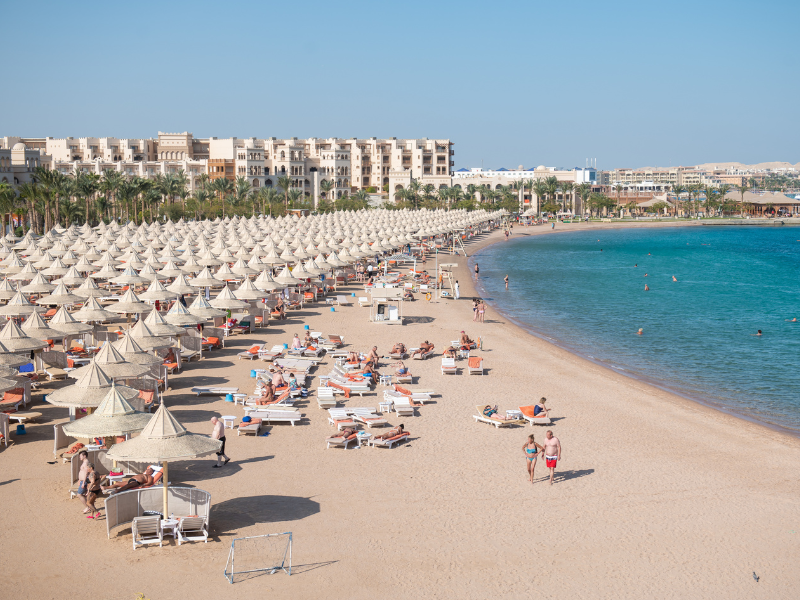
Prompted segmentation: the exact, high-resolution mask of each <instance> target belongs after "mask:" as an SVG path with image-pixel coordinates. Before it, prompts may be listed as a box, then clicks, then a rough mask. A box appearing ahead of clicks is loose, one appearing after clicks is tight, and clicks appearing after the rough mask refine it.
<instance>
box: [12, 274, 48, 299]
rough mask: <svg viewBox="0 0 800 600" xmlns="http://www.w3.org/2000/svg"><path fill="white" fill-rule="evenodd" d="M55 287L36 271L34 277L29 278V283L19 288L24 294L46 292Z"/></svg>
mask: <svg viewBox="0 0 800 600" xmlns="http://www.w3.org/2000/svg"><path fill="white" fill-rule="evenodd" d="M55 288H56V286H55V285H54V284H52V283H50V282H49V281H47V279H45V278H44V275H42V274H41V273H37V274H36V275H35V276H34V278H33V279H31V282H30V283H28V284H27V285H23V286H22V287H21V288H20V291H23V292H25V293H26V294H46V293H47V292H50V291H52V290H54V289H55Z"/></svg>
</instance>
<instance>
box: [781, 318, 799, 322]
mask: <svg viewBox="0 0 800 600" xmlns="http://www.w3.org/2000/svg"><path fill="white" fill-rule="evenodd" d="M784 321H786V322H787V323H797V317H795V318H794V319H784Z"/></svg>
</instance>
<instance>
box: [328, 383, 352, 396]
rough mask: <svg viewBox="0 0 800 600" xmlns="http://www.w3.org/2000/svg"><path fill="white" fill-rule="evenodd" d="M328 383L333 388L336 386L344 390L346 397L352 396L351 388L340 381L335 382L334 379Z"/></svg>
mask: <svg viewBox="0 0 800 600" xmlns="http://www.w3.org/2000/svg"><path fill="white" fill-rule="evenodd" d="M328 385H329V386H330V387H332V388H336V389H337V390H343V391H344V397H345V398H349V397H350V388H346V387H344V386H343V385H339V384H338V383H333V382H332V381H329V382H328Z"/></svg>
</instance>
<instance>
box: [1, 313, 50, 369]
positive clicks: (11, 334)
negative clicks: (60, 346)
mask: <svg viewBox="0 0 800 600" xmlns="http://www.w3.org/2000/svg"><path fill="white" fill-rule="evenodd" d="M0 343H2V344H3V345H4V346H5V347H6V348H8V350H9V351H10V352H30V351H31V350H41V349H42V348H45V347H46V346H48V344H47V342H44V341H42V340H37V339H34V338H32V337H30V336H29V335H28V334H27V333H25V332H24V331H22V329H20V328H19V325H17V324H16V323H15V322H14V321H8V322H7V323H6V325H5V327H3V330H2V331H0ZM29 362H30V361H29Z"/></svg>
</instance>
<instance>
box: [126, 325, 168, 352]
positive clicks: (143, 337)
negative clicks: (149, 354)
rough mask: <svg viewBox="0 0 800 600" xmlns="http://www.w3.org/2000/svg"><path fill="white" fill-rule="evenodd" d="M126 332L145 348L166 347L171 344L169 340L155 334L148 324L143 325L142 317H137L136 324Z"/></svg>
mask: <svg viewBox="0 0 800 600" xmlns="http://www.w3.org/2000/svg"><path fill="white" fill-rule="evenodd" d="M128 333H129V334H130V335H132V336H133V337H134V338H136V343H137V344H139V345H140V346H141V347H142V348H144V349H145V350H155V349H156V348H168V347H169V346H172V342H171V341H170V340H168V339H166V338H164V337H161V336H159V335H157V334H156V333H155V332H154V331H152V330H151V329H150V327H149V326H147V325H145V322H144V321H143V320H142V319H139V320H138V321H137V322H136V325H134V326H133V327H131V328H130V329H129V330H128ZM167 335H170V334H167Z"/></svg>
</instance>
